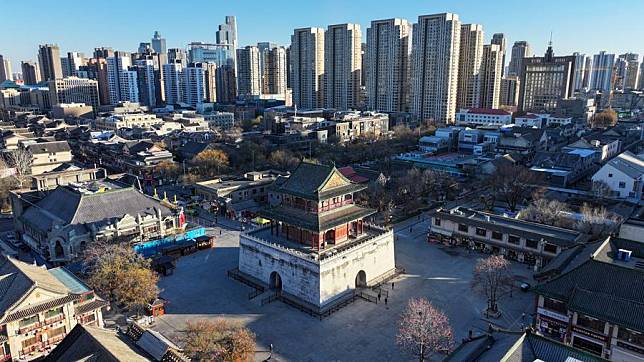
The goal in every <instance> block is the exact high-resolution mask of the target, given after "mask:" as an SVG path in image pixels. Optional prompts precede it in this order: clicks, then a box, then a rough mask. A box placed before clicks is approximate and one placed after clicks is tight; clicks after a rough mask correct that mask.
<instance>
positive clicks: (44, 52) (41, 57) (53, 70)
mask: <svg viewBox="0 0 644 362" xmlns="http://www.w3.org/2000/svg"><path fill="white" fill-rule="evenodd" d="M38 64H39V65H40V77H41V79H42V80H54V79H57V78H62V77H63V67H62V65H61V62H60V49H59V48H58V45H55V44H45V45H40V46H39V47H38Z"/></svg>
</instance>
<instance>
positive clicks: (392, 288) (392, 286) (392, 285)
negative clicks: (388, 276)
mask: <svg viewBox="0 0 644 362" xmlns="http://www.w3.org/2000/svg"><path fill="white" fill-rule="evenodd" d="M391 290H394V283H393V282H392V283H391Z"/></svg>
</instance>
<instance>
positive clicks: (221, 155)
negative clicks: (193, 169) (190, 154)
mask: <svg viewBox="0 0 644 362" xmlns="http://www.w3.org/2000/svg"><path fill="white" fill-rule="evenodd" d="M193 162H194V164H195V165H196V166H197V167H199V170H200V171H201V174H202V175H208V176H212V175H215V174H218V173H219V172H220V170H221V169H222V168H224V167H228V156H227V155H226V153H225V152H224V151H222V150H205V151H201V152H199V154H197V155H196V156H195V157H194V159H193Z"/></svg>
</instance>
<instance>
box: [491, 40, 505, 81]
mask: <svg viewBox="0 0 644 362" xmlns="http://www.w3.org/2000/svg"><path fill="white" fill-rule="evenodd" d="M490 44H496V45H498V46H499V47H500V50H501V52H502V53H503V64H502V65H501V71H502V72H503V73H504V74H505V53H506V50H507V40H506V39H505V34H503V33H495V34H492V41H491V42H490Z"/></svg>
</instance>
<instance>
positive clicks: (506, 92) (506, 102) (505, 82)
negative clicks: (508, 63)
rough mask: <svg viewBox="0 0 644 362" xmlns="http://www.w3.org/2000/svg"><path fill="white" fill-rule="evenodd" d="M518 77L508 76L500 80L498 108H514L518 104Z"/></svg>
mask: <svg viewBox="0 0 644 362" xmlns="http://www.w3.org/2000/svg"><path fill="white" fill-rule="evenodd" d="M519 83H520V81H519V77H517V76H513V75H509V76H507V77H505V78H502V79H501V97H500V98H499V107H516V106H517V104H518V102H519V88H520V84H519Z"/></svg>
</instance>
